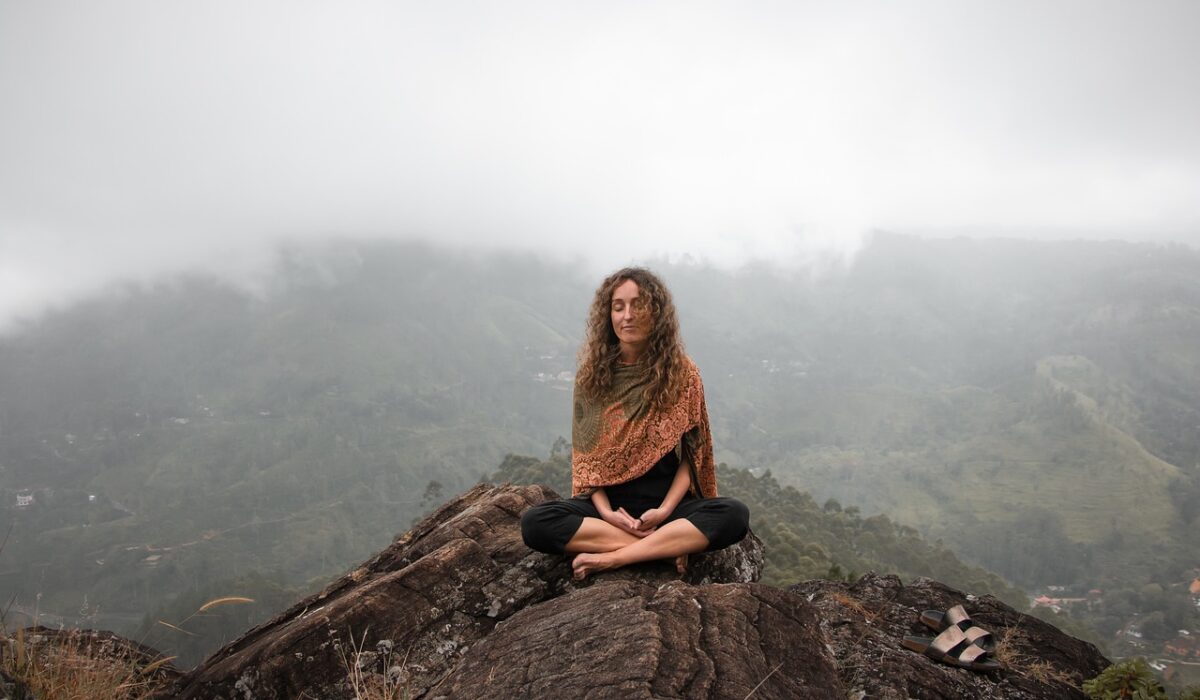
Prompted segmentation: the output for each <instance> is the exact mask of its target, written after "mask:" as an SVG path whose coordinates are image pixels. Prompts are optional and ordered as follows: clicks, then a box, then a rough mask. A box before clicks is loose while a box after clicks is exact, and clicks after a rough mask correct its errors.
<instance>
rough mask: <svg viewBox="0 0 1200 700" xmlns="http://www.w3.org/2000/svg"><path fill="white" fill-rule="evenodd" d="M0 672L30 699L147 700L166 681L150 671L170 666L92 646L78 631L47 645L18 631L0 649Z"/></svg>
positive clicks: (103, 645) (96, 644)
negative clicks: (29, 692)
mask: <svg viewBox="0 0 1200 700" xmlns="http://www.w3.org/2000/svg"><path fill="white" fill-rule="evenodd" d="M0 651H2V652H3V653H2V656H3V659H2V661H0V666H2V667H3V669H4V671H5V672H6V673H8V675H9V676H11V677H12V678H13V679H14V680H16V681H17V682H19V683H22V684H24V685H25V686H26V687H27V688H28V689H29V690H30V691H32V693H33V696H34V697H39V698H89V699H90V700H149V699H150V698H152V697H154V696H155V695H156V694H158V693H160V692H162V691H163V690H164V689H165V688H166V686H167V685H168V684H169V680H168V679H167V678H166V677H165V676H162V675H159V676H156V675H155V673H154V672H155V671H158V670H160V669H162V667H163V666H165V665H166V664H168V663H170V661H171V658H173V657H169V658H160V659H156V660H153V661H151V662H150V663H147V659H146V657H144V656H143V655H140V654H137V653H135V652H133V651H130V650H123V649H120V648H119V647H114V646H112V645H111V644H106V643H105V642H103V641H101V640H98V639H97V638H96V637H95V636H94V635H89V634H86V633H84V632H81V631H79V630H72V631H69V632H65V633H59V634H56V635H55V636H54V638H53V639H50V638H47V637H46V636H44V635H42V634H38V633H36V632H33V631H26V630H24V629H21V630H17V633H16V635H14V636H13V637H11V638H6V639H5V640H4V642H3V646H2V647H0Z"/></svg>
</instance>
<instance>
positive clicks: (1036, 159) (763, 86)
mask: <svg viewBox="0 0 1200 700" xmlns="http://www.w3.org/2000/svg"><path fill="white" fill-rule="evenodd" d="M1196 26H1200V5H1197V4H1196V3H1192V2H1156V3H1153V4H1145V3H1134V2H1059V3H1054V4H1048V3H1040V2H1023V3H1022V2H1017V3H1014V2H1006V3H992V4H987V5H984V4H981V3H958V2H922V3H904V4H896V3H885V2H879V3H836V4H834V3H828V4H809V3H804V4H798V3H769V2H755V3H737V4H735V3H725V4H719V3H695V2H689V3H645V2H609V3H586V4H584V3H551V2H545V3H505V4H493V3H468V2H441V3H436V4H430V3H425V4H420V3H392V2H355V3H332V2H325V3H321V2H288V3H284V2H257V3H254V4H252V5H251V4H246V3H236V2H206V3H200V4H197V3H163V2H157V1H146V2H107V3H87V2H36V3H16V2H0V95H3V100H4V103H3V109H0V328H3V327H5V326H6V325H8V324H11V323H12V322H13V321H14V320H15V319H19V318H27V317H32V316H36V315H37V314H39V313H40V312H42V311H44V310H45V309H47V308H52V307H54V306H55V305H63V304H68V303H70V302H72V301H74V300H77V299H80V298H82V297H85V296H87V295H89V294H92V293H94V292H96V291H97V290H100V289H103V288H104V287H105V286H106V285H109V284H111V283H113V282H115V281H120V280H151V279H154V278H156V277H159V276H162V275H169V274H173V273H176V272H179V271H182V270H202V271H206V272H210V273H213V274H217V275H220V276H222V277H225V278H227V279H230V280H232V281H236V282H238V283H241V284H252V283H253V280H254V279H256V276H258V275H260V274H261V273H262V271H263V270H265V269H267V268H269V266H270V264H271V261H272V259H273V257H272V255H273V254H272V251H273V249H274V247H275V246H276V245H278V244H279V242H280V241H285V240H286V241H297V240H299V241H305V240H315V239H321V238H326V237H330V236H350V237H400V238H420V239H426V240H430V241H436V242H438V243H441V244H446V245H451V246H457V247H465V248H472V249H476V248H478V249H491V248H502V247H503V248H515V249H522V250H529V251H535V252H537V253H539V254H542V255H545V256H548V257H551V258H554V259H558V260H562V261H563V262H565V263H567V264H573V265H580V266H585V267H588V268H591V269H594V270H599V269H603V268H606V267H611V266H614V265H618V264H623V263H627V262H630V261H638V260H645V259H648V258H652V257H665V258H668V259H672V260H679V259H695V260H703V261H707V262H710V263H713V264H716V265H719V266H722V267H734V266H738V265H741V264H743V263H745V262H747V261H751V260H769V261H772V262H774V263H776V264H780V265H794V266H802V265H819V266H820V265H831V264H832V265H836V264H844V263H845V262H847V261H849V260H851V259H852V258H853V256H854V254H855V252H856V251H857V250H859V249H860V248H861V246H862V245H864V243H865V241H867V240H868V239H869V236H870V235H871V232H873V231H879V230H887V231H899V232H906V233H918V234H922V235H938V236H948V235H975V236H1015V237H1027V238H1076V237H1083V238H1124V239H1131V240H1176V241H1183V242H1186V243H1190V244H1193V245H1195V244H1197V243H1198V242H1200V196H1198V195H1200V130H1198V129H1197V127H1196V126H1195V125H1196V124H1200V93H1198V91H1196V90H1195V83H1196V78H1197V76H1196V73H1197V69H1196V67H1197V66H1198V65H1200V60H1198V59H1200V47H1198V46H1197V44H1196V42H1195V41H1194V29H1195V27H1196Z"/></svg>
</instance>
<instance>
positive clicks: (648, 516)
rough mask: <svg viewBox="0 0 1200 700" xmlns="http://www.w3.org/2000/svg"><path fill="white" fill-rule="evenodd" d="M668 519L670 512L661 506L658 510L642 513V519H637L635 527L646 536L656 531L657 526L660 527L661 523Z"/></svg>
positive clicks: (653, 509) (652, 509)
mask: <svg viewBox="0 0 1200 700" xmlns="http://www.w3.org/2000/svg"><path fill="white" fill-rule="evenodd" d="M669 517H671V511H669V510H667V509H666V508H663V507H662V506H659V507H658V508H651V509H650V510H648V511H646V512H644V513H642V517H640V518H638V519H637V526H638V529H639V530H641V531H642V532H644V533H646V534H647V535H648V534H650V533H651V532H654V530H655V529H657V528H658V526H659V525H662V524H663V521H665V520H666V519H667V518H669Z"/></svg>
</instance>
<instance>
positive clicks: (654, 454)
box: [571, 358, 717, 498]
mask: <svg viewBox="0 0 1200 700" xmlns="http://www.w3.org/2000/svg"><path fill="white" fill-rule="evenodd" d="M686 362H687V368H686V370H685V371H686V373H687V384H686V386H685V388H684V389H683V391H681V392H680V395H679V399H678V400H677V401H676V402H675V404H674V405H673V406H671V407H670V408H669V409H667V410H664V411H659V412H652V411H651V410H650V406H649V404H647V403H646V402H644V401H642V389H643V388H644V387H645V385H646V382H647V381H648V378H647V376H646V374H645V372H644V371H643V370H642V368H641V367H640V366H638V365H617V368H616V371H615V373H614V376H613V386H612V389H611V390H610V391H609V393H608V394H607V396H606V397H605V399H604V400H602V401H588V400H586V399H584V398H583V396H582V394H581V392H580V391H578V387H576V392H575V417H574V420H573V421H572V425H571V495H573V496H582V495H586V494H590V493H591V492H592V491H594V490H596V489H597V488H598V487H601V486H611V485H613V484H622V483H625V482H626V481H630V480H632V479H636V478H637V477H639V476H641V475H643V474H645V473H646V472H648V471H649V470H650V467H653V466H654V465H655V463H657V462H658V460H660V459H662V457H663V456H664V455H666V454H667V453H668V452H671V451H672V450H676V451H678V454H679V456H680V458H681V459H687V460H688V462H689V463H690V464H691V467H692V487H691V490H692V492H693V493H695V494H697V495H699V496H700V497H702V498H713V497H715V496H716V495H717V474H716V469H715V468H714V464H713V447H712V434H711V433H710V432H709V428H708V407H707V406H705V404H704V385H703V384H702V383H701V382H700V371H699V370H698V369H696V365H695V363H694V362H692V360H691V358H686Z"/></svg>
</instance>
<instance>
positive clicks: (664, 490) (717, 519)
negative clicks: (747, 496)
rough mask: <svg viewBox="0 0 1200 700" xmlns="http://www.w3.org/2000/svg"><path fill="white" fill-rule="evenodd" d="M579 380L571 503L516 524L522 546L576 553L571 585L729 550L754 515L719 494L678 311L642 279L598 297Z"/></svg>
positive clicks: (619, 277)
mask: <svg viewBox="0 0 1200 700" xmlns="http://www.w3.org/2000/svg"><path fill="white" fill-rule="evenodd" d="M579 356H580V361H579V371H578V372H577V374H576V378H575V402H574V403H575V415H574V419H573V421H572V426H571V442H572V445H571V447H572V454H571V492H572V498H570V499H566V500H560V501H549V502H546V503H542V504H540V505H537V506H534V507H533V508H530V509H529V510H528V511H526V512H525V515H524V516H523V517H522V518H521V531H522V534H523V536H524V538H525V543H526V544H527V545H528V546H529V547H531V548H533V549H536V550H538V551H542V552H547V553H551V554H563V553H569V554H575V555H576V556H575V560H574V562H573V564H572V568H573V570H574V576H575V578H577V579H583V578H586V577H587V576H588V575H589V574H593V573H596V572H599V571H604V570H606V569H615V568H618V567H621V566H625V565H627V564H633V563H634V562H639V561H648V560H651V559H670V558H675V559H676V561H677V564H678V566H679V570H680V573H682V572H683V562H685V561H686V556H687V555H688V554H690V553H692V552H702V551H711V550H715V549H721V548H723V547H728V546H729V545H731V544H734V543H735V542H738V541H740V540H741V539H742V538H743V537H745V536H746V532H747V529H748V523H749V511H748V510H747V508H746V506H745V505H743V504H742V503H741V502H740V501H738V500H736V499H733V498H720V497H718V496H717V479H716V470H715V468H714V464H713V450H712V437H711V435H710V433H709V427H708V409H707V408H706V407H705V404H704V386H703V384H701V382H700V373H699V371H698V370H697V369H696V365H695V364H694V363H693V362H692V361H691V358H689V357H688V356H687V355H686V354H685V353H684V352H683V343H682V341H681V340H680V338H679V321H678V320H677V318H676V316H675V305H674V303H673V302H672V301H671V295H670V293H669V292H668V291H667V288H666V287H665V286H664V285H663V283H662V282H661V281H660V280H659V279H658V278H657V277H656V276H654V275H653V274H652V273H651V272H649V271H648V270H645V269H642V268H636V267H635V268H625V269H623V270H618V271H617V272H615V273H613V274H612V275H610V276H609V277H608V278H607V279H605V280H604V282H603V283H601V285H600V287H599V289H597V290H596V296H595V298H594V299H593V300H592V308H591V312H590V314H589V317H588V327H587V338H586V340H585V342H584V346H583V348H582V349H581V350H580V353H579Z"/></svg>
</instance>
